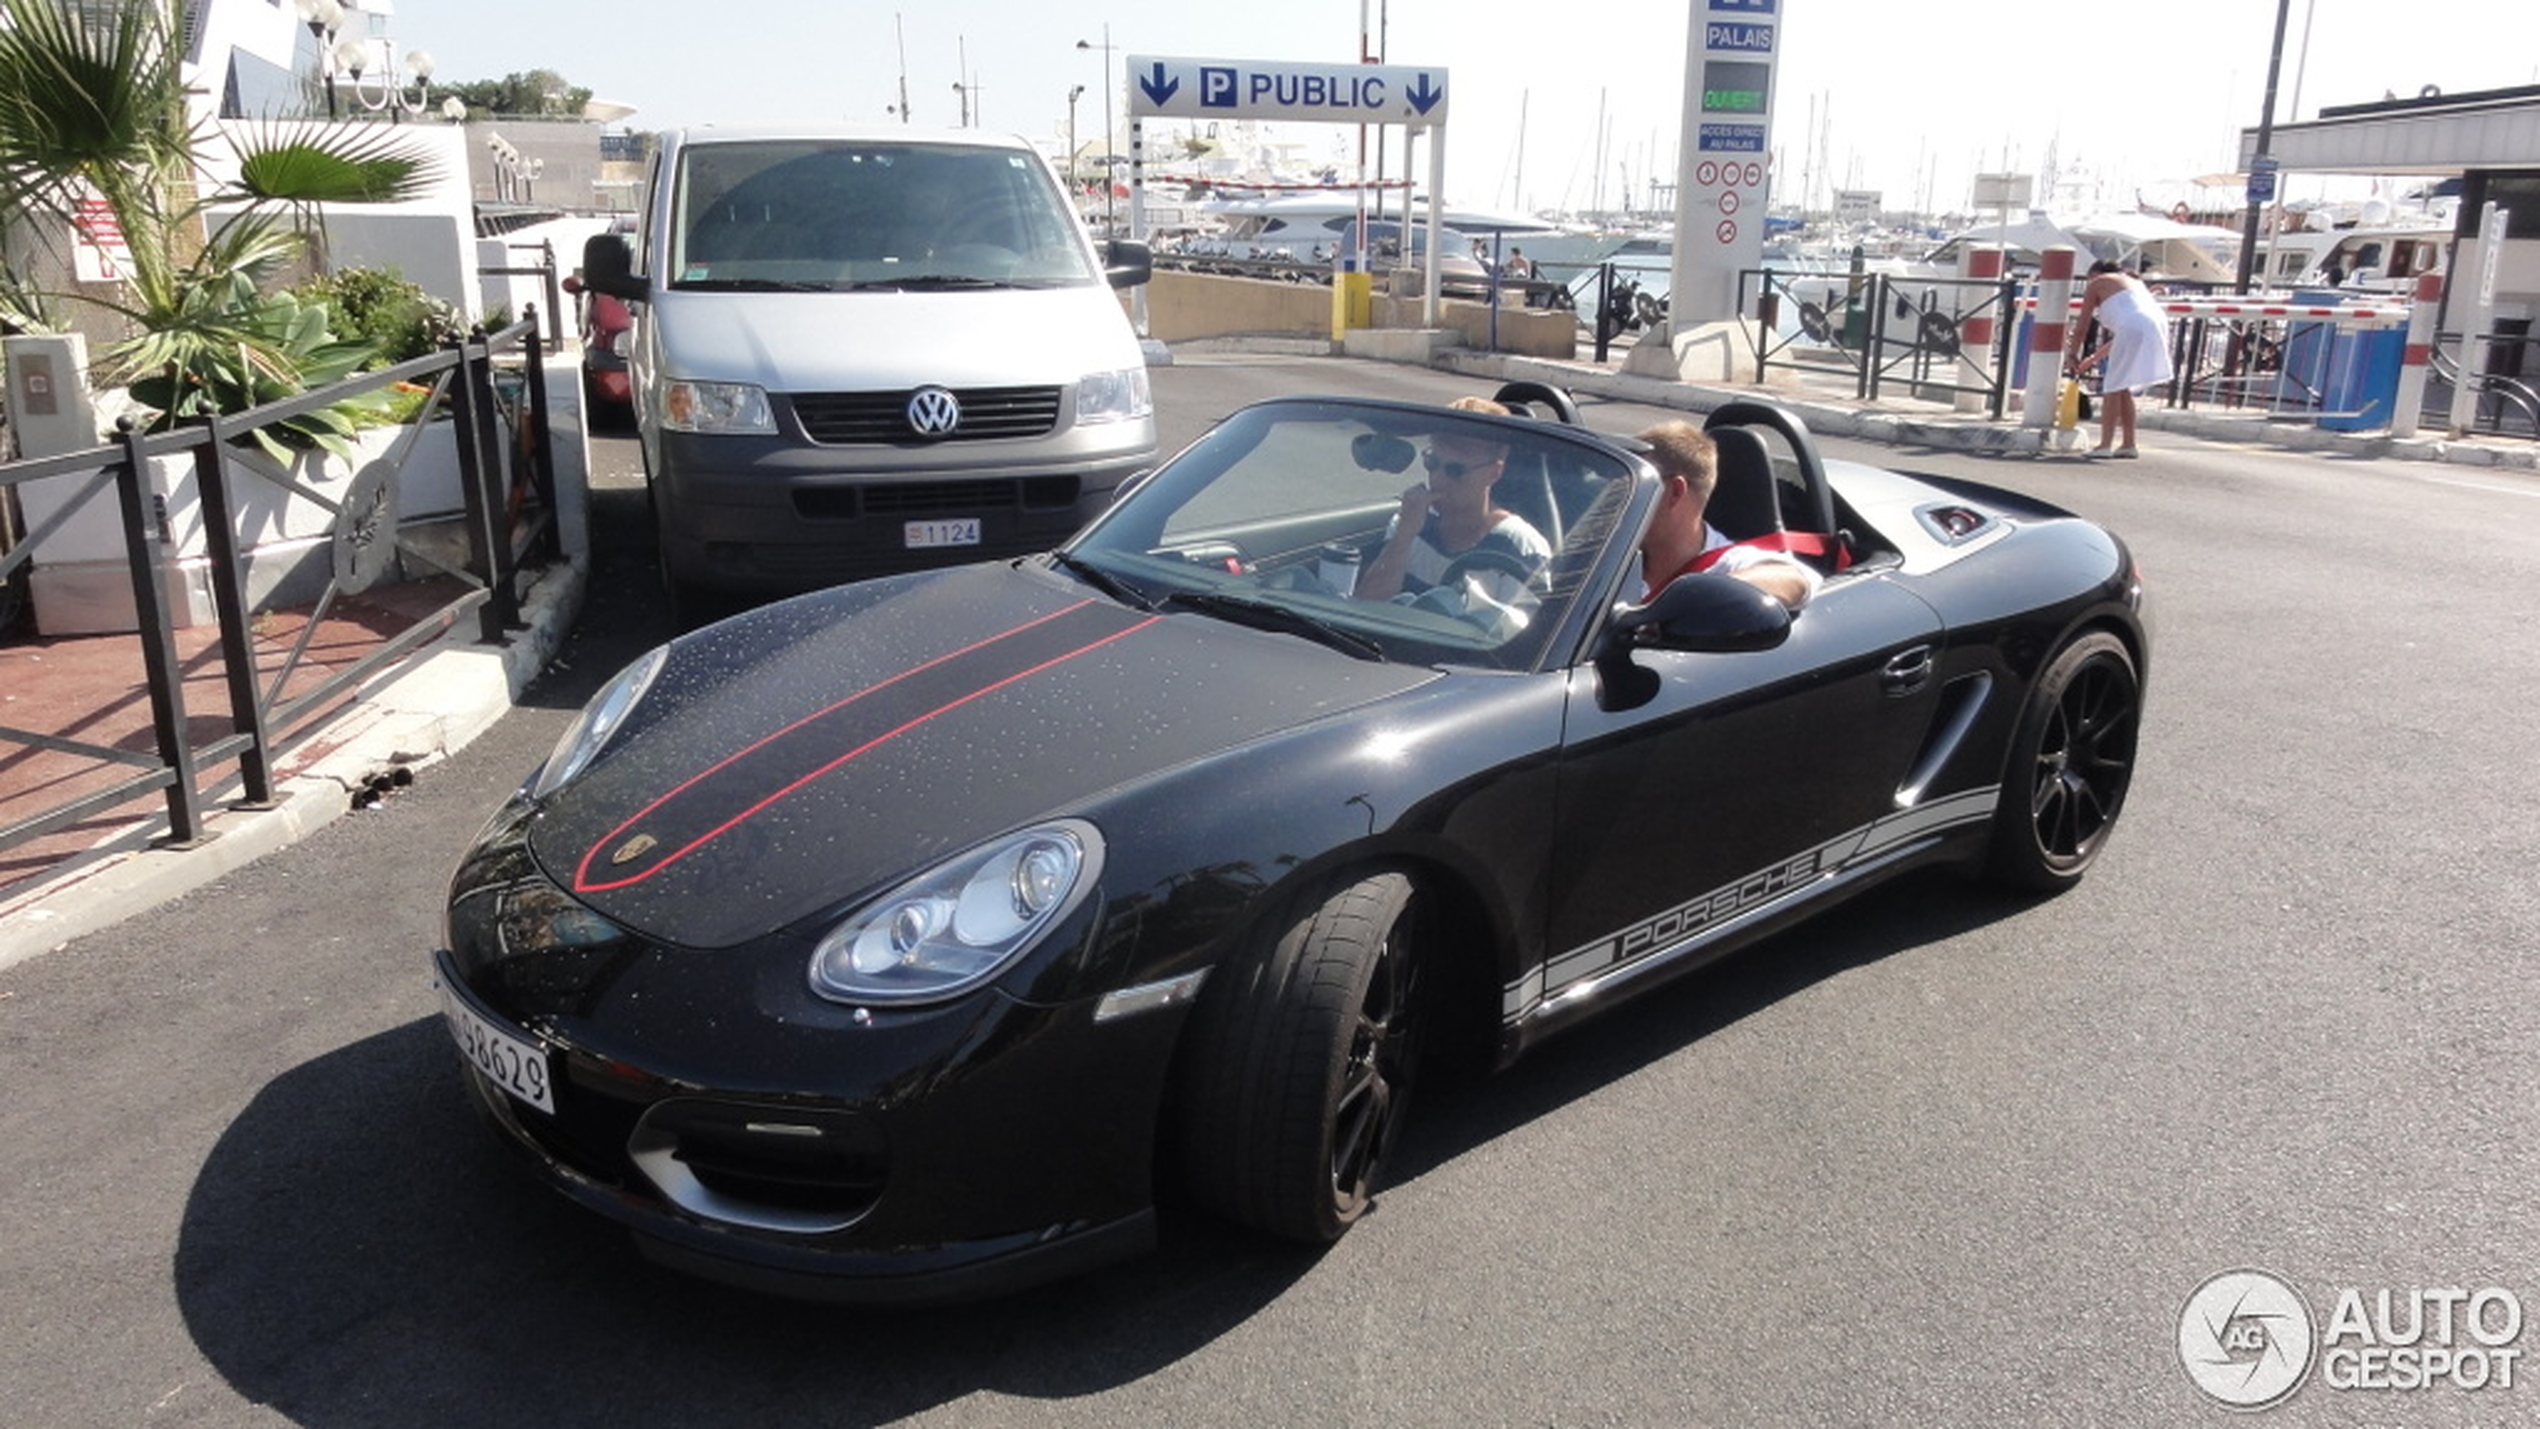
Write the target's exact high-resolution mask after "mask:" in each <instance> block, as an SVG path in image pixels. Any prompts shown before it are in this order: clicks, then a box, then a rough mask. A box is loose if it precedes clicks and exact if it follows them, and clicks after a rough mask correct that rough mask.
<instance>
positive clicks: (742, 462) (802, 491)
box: [650, 423, 1154, 592]
mask: <svg viewBox="0 0 2540 1429" xmlns="http://www.w3.org/2000/svg"><path fill="white" fill-rule="evenodd" d="M1152 433H1153V428H1152V426H1151V425H1150V424H1147V423H1123V424H1121V426H1120V427H1119V428H1118V429H1116V431H1115V430H1097V431H1095V432H1094V434H1093V435H1091V436H1087V435H1086V434H1085V433H1084V432H1083V431H1081V430H1080V431H1079V432H1077V433H1075V434H1072V436H1071V438H1070V439H1069V440H1066V441H1059V440H1056V439H1052V440H1050V441H1041V442H1032V443H1025V444H1022V447H1023V448H1024V449H1017V448H1016V447H1011V446H1005V445H1003V444H1000V443H995V442H972V443H960V444H953V445H948V446H940V447H929V448H908V447H888V446H886V447H826V446H817V445H814V444H811V443H809V442H804V441H799V440H796V439H795V438H793V437H792V436H790V435H782V436H772V437H757V436H732V435H705V434H699V433H689V432H669V431H665V432H659V433H657V434H656V435H657V442H658V446H657V448H656V449H655V450H654V451H653V452H652V453H651V454H650V456H651V471H652V481H653V494H654V501H655V505H656V508H657V509H658V511H659V513H660V521H659V526H660V533H661V554H662V562H663V567H664V569H665V570H666V571H667V572H668V573H669V574H670V575H672V576H673V577H675V578H677V579H680V580H684V581H691V582H695V583H697V584H700V585H707V586H714V587H719V588H723V589H731V590H749V591H767V592H780V591H800V590H808V589H815V588H817V587H820V586H825V585H834V584H837V583H839V582H842V581H849V580H862V579H865V578H867V577H870V576H877V575H889V574H895V573H897V572H901V571H911V570H926V569H932V568H935V567H940V566H948V565H961V564H966V563H968V562H971V561H979V560H993V559H1000V558H1003V557H1008V556H1019V555H1029V554H1032V553H1035V552H1039V551H1046V550H1048V549H1050V548H1051V547H1052V546H1055V545H1057V544H1058V543H1060V542H1061V541H1064V540H1066V539H1067V538H1068V537H1069V536H1072V535H1074V534H1075V533H1076V532H1077V531H1078V530H1079V529H1080V528H1082V527H1083V526H1084V525H1085V523H1086V522H1088V521H1091V520H1092V519H1093V518H1094V517H1096V516H1099V515H1101V514H1102V513H1103V512H1104V511H1105V510H1107V509H1109V507H1110V505H1111V502H1112V498H1113V496H1114V495H1115V494H1116V493H1117V492H1118V491H1119V489H1120V487H1121V485H1122V484H1123V483H1125V482H1126V481H1128V480H1129V478H1130V477H1132V476H1135V475H1136V474H1138V473H1139V472H1141V471H1143V470H1145V469H1146V468H1147V467H1148V466H1150V465H1152V464H1153V461H1154V441H1153V434H1152ZM963 521H976V522H977V540H976V541H975V542H969V543H963V544H945V545H920V544H916V543H917V542H918V541H919V540H921V539H923V538H922V537H921V535H920V534H919V533H920V532H921V530H922V531H925V532H929V533H931V532H940V531H941V530H943V529H944V528H945V527H946V525H947V524H948V523H956V522H963Z"/></svg>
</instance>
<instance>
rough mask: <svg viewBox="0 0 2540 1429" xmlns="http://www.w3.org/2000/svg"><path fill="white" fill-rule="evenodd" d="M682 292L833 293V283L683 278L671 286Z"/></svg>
mask: <svg viewBox="0 0 2540 1429" xmlns="http://www.w3.org/2000/svg"><path fill="white" fill-rule="evenodd" d="M670 286H672V287H673V288H677V289H679V290H680V291H682V292H700V291H703V292H726V293H834V292H836V291H838V285H837V284H835V283H812V282H805V281H803V280H801V279H795V278H683V279H681V280H680V281H678V282H676V283H673V284H671V285H670Z"/></svg>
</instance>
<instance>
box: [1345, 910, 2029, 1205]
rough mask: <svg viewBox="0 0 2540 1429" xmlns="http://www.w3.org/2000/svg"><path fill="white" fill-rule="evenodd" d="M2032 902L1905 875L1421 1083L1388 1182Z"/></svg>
mask: <svg viewBox="0 0 2540 1429" xmlns="http://www.w3.org/2000/svg"><path fill="white" fill-rule="evenodd" d="M2035 904H2036V900H2035V899H2034V898H2031V897H2029V896H2026V895H2021V894H2015V893H2011V892H2008V891H2006V890H2004V889H2001V888H1998V887H1995V886H1994V885H1991V884H1988V883H1981V882H1977V881H1975V880H1973V879H1970V878H1967V877H1965V876H1963V875H1961V874H1958V873H1955V872H1951V871H1949V870H1945V869H1933V870H1925V871H1922V872H1918V873H1913V874H1909V875H1907V876H1905V877H1903V878H1900V879H1897V880H1896V881H1894V882H1891V883H1888V884H1885V885H1883V886H1881V887H1879V888H1875V889H1872V890H1870V891H1869V892H1868V893H1865V894H1863V895H1861V896H1860V897H1859V898H1857V899H1854V900H1853V901H1851V902H1848V903H1845V904H1844V905H1842V906H1841V907H1839V908H1836V909H1834V910H1832V911H1829V912H1826V913H1822V914H1819V915H1818V916H1816V917H1815V918H1812V919H1810V920H1808V921H1807V922H1805V923H1803V924H1801V925H1799V926H1798V927H1795V928H1791V929H1789V930H1787V931H1784V932H1781V933H1777V934H1775V935H1773V936H1772V937H1769V938H1767V939H1765V940H1764V941H1762V942H1760V943H1757V944H1755V945H1753V946H1752V947H1748V948H1743V949H1740V950H1738V951H1736V952H1734V953H1730V954H1728V955H1726V956H1725V957H1723V958H1722V959H1721V960H1720V961H1718V962H1716V963H1714V964H1712V965H1710V966H1708V967H1704V968H1700V969H1697V970H1695V971H1693V972H1690V973H1687V974H1686V975H1684V976H1683V977H1680V978H1678V979H1677V980H1676V981H1674V982H1673V983H1670V984H1668V985H1666V986H1664V987H1659V988H1655V989H1651V990H1649V991H1647V992H1645V993H1641V994H1639V995H1636V996H1635V997H1634V998H1633V999H1632V1000H1631V1001H1629V1002H1627V1003H1624V1004H1622V1005H1620V1006H1617V1007H1614V1008H1612V1009H1609V1010H1607V1011H1605V1012H1603V1013H1600V1014H1598V1015H1597V1016H1596V1017H1595V1018H1593V1019H1592V1020H1591V1021H1590V1022H1589V1023H1588V1024H1586V1026H1587V1027H1588V1028H1592V1029H1593V1031H1592V1033H1590V1034H1589V1035H1584V1036H1583V1035H1578V1033H1577V1032H1575V1031H1573V1032H1565V1033H1563V1034H1562V1035H1559V1036H1556V1037H1554V1038H1551V1039H1550V1040H1548V1041H1546V1042H1544V1043H1543V1044H1541V1045H1540V1046H1538V1047H1534V1048H1531V1049H1529V1050H1528V1051H1527V1053H1526V1055H1525V1057H1524V1058H1523V1059H1522V1060H1520V1061H1519V1062H1518V1063H1517V1064H1516V1065H1515V1066H1513V1067H1510V1068H1509V1069H1508V1070H1506V1071H1504V1072H1499V1073H1496V1074H1487V1073H1482V1072H1479V1071H1473V1072H1464V1071H1461V1070H1458V1071H1454V1072H1450V1073H1449V1074H1448V1075H1445V1076H1441V1077H1438V1078H1436V1079H1435V1080H1434V1081H1432V1082H1431V1083H1429V1084H1428V1085H1426V1086H1424V1087H1423V1088H1422V1090H1421V1092H1420V1103H1419V1108H1418V1110H1416V1111H1415V1112H1413V1113H1412V1115H1411V1117H1410V1125H1409V1126H1408V1127H1407V1128H1406V1129H1405V1132H1404V1135H1403V1138H1402V1143H1401V1145H1400V1147H1399V1148H1398V1149H1397V1151H1396V1152H1395V1154H1394V1155H1393V1156H1392V1157H1391V1158H1390V1159H1389V1160H1388V1162H1387V1163H1386V1164H1387V1176H1386V1179H1387V1180H1389V1181H1392V1182H1394V1183H1395V1184H1401V1183H1403V1182H1407V1181H1410V1180H1413V1179H1415V1178H1417V1177H1420V1176H1423V1175H1426V1174H1427V1173H1429V1172H1431V1171H1434V1170H1437V1169H1438V1168H1440V1167H1442V1166H1445V1165H1447V1164H1449V1163H1451V1162H1453V1161H1454V1160H1455V1159H1456V1158H1458V1157H1460V1156H1462V1155H1464V1154H1465V1153H1467V1152H1470V1151H1472V1150H1474V1149H1476V1148H1478V1147H1481V1146H1485V1145H1488V1144H1489V1143H1490V1142H1492V1141H1494V1140H1496V1139H1498V1138H1500V1137H1502V1136H1505V1135H1507V1134H1509V1133H1510V1132H1513V1131H1515V1130H1517V1129H1518V1128H1520V1127H1523V1126H1525V1125H1526V1124H1527V1123H1529V1122H1532V1121H1534V1120H1535V1119H1536V1118H1538V1117H1542V1116H1547V1115H1551V1114H1553V1113H1555V1112H1558V1111H1560V1110H1561V1109H1563V1108H1564V1107H1566V1106H1568V1105H1570V1104H1571V1103H1573V1102H1575V1101H1578V1100H1580V1099H1581V1098H1583V1097H1587V1096H1590V1095H1592V1094H1594V1093H1596V1092H1597V1091H1600V1090H1602V1089H1603V1088H1605V1087H1608V1086H1611V1085H1613V1084H1615V1083H1617V1082H1620V1081H1622V1080H1624V1079H1626V1078H1628V1077H1630V1076H1631V1075H1632V1074H1633V1073H1635V1072H1638V1071H1640V1070H1641V1069H1642V1068H1644V1067H1647V1066H1649V1065H1650V1064H1652V1063H1655V1062H1658V1061H1661V1060H1663V1059H1665V1058H1667V1057H1669V1056H1672V1055H1674V1054H1676V1053H1678V1052H1681V1051H1683V1050H1684V1049H1685V1048H1687V1047H1690V1046H1692V1045H1694V1044H1695V1043H1698V1042H1700V1041H1702V1040H1703V1039H1704V1038H1706V1037H1709V1036H1711V1035H1712V1034H1713V1033H1715V1032H1718V1031H1720V1030H1721V1029H1723V1028H1727V1027H1732V1026H1735V1025H1736V1024H1737V1023H1739V1022H1742V1021H1744V1020H1745V1019H1747V1018H1749V1017H1752V1016H1754V1015H1755V1014H1756V1013H1759V1012H1762V1011H1764V1010H1765V1009H1767V1008H1770V1007H1772V1006H1773V1005H1774V1004H1776V1003H1778V1002H1780V1001H1782V1000H1783V999H1784V998H1788V997H1793V996H1796V995H1798V994H1800V993H1803V992H1806V991H1807V990H1808V989H1810V988H1812V987H1815V986H1816V985H1818V984H1819V983H1822V982H1825V981H1826V980H1828V979H1830V978H1832V977H1835V976H1836V975H1838V974H1841V973H1844V972H1847V971H1850V970H1852V969H1854V968H1859V967H1866V966H1868V965H1870V964H1873V963H1876V962H1879V961H1881V960H1882V959H1885V958H1888V957H1892V956H1894V955H1896V954H1898V953H1903V952H1907V951H1910V950H1912V949H1915V948H1918V947H1922V946H1925V945H1927V944H1931V943H1938V942H1943V941H1946V940H1948V939H1951V938H1954V937H1957V936H1959V935H1961V934H1964V933H1967V932H1970V931H1972V930H1974V929H1977V928H1981V927H1984V926H1986V925H1988V924H1991V923H1996V922H1999V921H2000V920H2002V919H2004V918H2008V917H2011V916H2013V915H2015V914H2018V913H2020V912H2022V911H2024V910H2026V909H2028V908H2031V907H2034V906H2035Z"/></svg>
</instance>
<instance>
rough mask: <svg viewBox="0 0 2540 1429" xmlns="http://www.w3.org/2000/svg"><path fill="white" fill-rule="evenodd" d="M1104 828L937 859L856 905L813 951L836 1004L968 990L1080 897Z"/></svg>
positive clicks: (1028, 833) (1058, 827) (1079, 825)
mask: <svg viewBox="0 0 2540 1429" xmlns="http://www.w3.org/2000/svg"><path fill="white" fill-rule="evenodd" d="M1101 877H1102V834H1101V833H1100V832H1099V831H1098V830H1096V829H1095V828H1094V826H1093V825H1091V824H1089V823H1086V822H1084V821H1083V820H1081V819H1061V820H1059V821H1057V822H1054V823H1047V824H1041V825H1038V826H1036V827H1033V828H1029V829H1025V830H1023V831H1022V832H1020V833H1015V834H1008V835H1007V836H1005V837H1004V838H1001V839H998V840H996V841H995V842H993V843H989V844H985V845H983V846H981V847H979V848H975V849H972V850H971V851H970V852H968V853H965V854H963V855H961V856H960V857H958V858H954V859H951V860H948V861H946V862H944V863H941V864H938V865H936V866H935V867H934V868H932V869H929V870H928V871H927V872H925V873H922V874H920V875H918V876H917V877H915V878H912V879H910V880H909V881H908V882H906V883H903V884H901V885H900V886H899V887H897V888H895V889H892V890H891V891H890V892H889V893H886V894H884V895H883V896H882V897H880V898H877V899H875V900H874V901H872V902H871V903H868V904H866V905H864V907H863V908H861V909H859V910H858V911H857V912H856V914H855V916H854V917H852V918H850V919H848V920H847V921H846V922H845V923H844V924H842V925H840V926H839V927H838V928H837V929H836V930H835V931H833V932H832V933H830V934H829V936H828V937H826V938H823V939H821V941H820V946H819V947H818V948H817V949H815V950H813V952H812V955H811V988H812V991H814V992H816V993H818V994H820V995H821V996H822V997H825V998H829V999H831V1000H832V1001H836V1002H853V1003H869V1002H887V1003H905V1002H931V1001H937V1000H940V999H943V998H948V997H954V996H957V995H959V994H961V993H964V992H968V991H969V990H970V989H972V988H974V987H977V986H978V985H980V984H981V983H983V982H986V981H987V980H988V979H989V978H991V977H994V976H996V974H997V973H998V971H999V970H1001V969H1003V968H1004V967H1005V965H1006V964H1008V963H1009V962H1012V961H1013V960H1014V958H1015V957H1016V956H1018V955H1019V954H1021V953H1022V952H1023V951H1024V950H1025V949H1026V948H1029V947H1030V946H1032V943H1033V941H1034V940H1035V939H1037V938H1038V937H1040V935H1041V934H1042V933H1043V932H1045V931H1046V930H1048V929H1049V928H1050V926H1051V925H1053V924H1055V923H1057V922H1058V921H1059V920H1060V919H1062V918H1064V917H1066V916H1067V915H1068V913H1070V912H1072V911H1073V910H1074V909H1075V908H1076V906H1077V905H1078V904H1079V903H1081V902H1083V901H1084V898H1085V896H1086V894H1088V893H1089V892H1091V891H1092V889H1093V888H1094V887H1095V885H1096V884H1097V883H1098V882H1100V880H1101Z"/></svg>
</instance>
